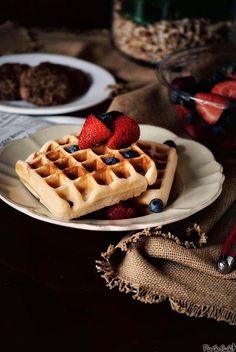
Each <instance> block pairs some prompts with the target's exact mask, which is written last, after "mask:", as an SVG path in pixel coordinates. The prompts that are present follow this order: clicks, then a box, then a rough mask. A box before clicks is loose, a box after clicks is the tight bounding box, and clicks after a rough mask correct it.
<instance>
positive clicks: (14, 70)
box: [0, 63, 29, 100]
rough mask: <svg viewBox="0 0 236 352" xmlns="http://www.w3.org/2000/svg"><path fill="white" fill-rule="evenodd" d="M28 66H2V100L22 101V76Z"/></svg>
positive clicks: (8, 64)
mask: <svg viewBox="0 0 236 352" xmlns="http://www.w3.org/2000/svg"><path fill="white" fill-rule="evenodd" d="M28 68H29V66H28V65H26V64H16V63H6V64H3V65H1V66H0V100H18V99H20V91H19V90H20V76H21V74H22V73H23V72H24V71H26V70H27V69H28Z"/></svg>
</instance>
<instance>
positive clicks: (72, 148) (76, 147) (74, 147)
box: [67, 144, 79, 153]
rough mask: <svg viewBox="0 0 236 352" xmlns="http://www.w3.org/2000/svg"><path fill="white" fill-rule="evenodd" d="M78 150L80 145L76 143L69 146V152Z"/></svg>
mask: <svg viewBox="0 0 236 352" xmlns="http://www.w3.org/2000/svg"><path fill="white" fill-rule="evenodd" d="M77 150H79V147H78V145H75V144H73V145H70V146H69V147H68V148H67V151H68V153H75V152H77Z"/></svg>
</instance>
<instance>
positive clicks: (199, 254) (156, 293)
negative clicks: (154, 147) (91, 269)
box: [96, 83, 236, 325]
mask: <svg viewBox="0 0 236 352" xmlns="http://www.w3.org/2000/svg"><path fill="white" fill-rule="evenodd" d="M109 110H120V111H124V112H125V113H127V114H130V115H131V116H133V117H134V118H136V119H137V121H138V122H142V123H152V124H154V125H157V126H162V127H165V128H168V129H170V130H171V131H173V132H174V133H177V134H178V135H180V136H184V137H186V134H185V132H184V131H183V130H182V128H181V126H180V125H179V122H178V119H177V118H176V116H175V114H174V112H173V109H172V107H171V105H170V104H169V101H168V98H167V94H166V91H165V89H163V88H162V87H161V86H160V85H159V84H158V83H156V84H151V85H148V86H146V87H145V88H141V89H137V90H135V91H133V92H131V93H127V94H124V95H120V96H118V97H116V98H115V99H114V101H113V103H112V105H111V106H110V108H109ZM218 161H220V162H221V163H222V165H223V167H224V174H225V177H226V178H225V182H224V184H223V191H222V193H221V195H220V197H219V198H218V199H217V200H216V201H215V202H214V203H212V204H211V205H210V206H209V207H207V208H205V209H204V210H202V211H200V212H198V213H196V214H194V215H193V216H191V217H189V218H188V219H186V220H184V221H179V222H177V223H174V224H170V225H167V226H163V227H162V228H161V229H160V228H156V229H144V230H143V231H140V232H136V233H131V234H129V235H128V236H126V237H125V238H123V239H122V240H121V241H120V242H119V243H118V244H117V245H116V246H114V245H110V246H109V248H108V249H107V251H106V252H105V253H102V257H103V259H102V260H98V261H97V266H96V267H97V270H98V272H101V275H102V277H103V278H104V279H105V280H106V284H107V286H108V287H109V288H113V287H118V289H119V290H120V291H122V292H126V293H129V292H130V293H131V294H132V297H133V298H135V299H138V300H139V301H142V302H145V303H159V302H161V301H163V300H165V299H168V300H169V302H170V305H171V308H172V309H173V310H176V311H177V312H179V313H185V314H187V315H189V316H195V317H208V318H214V319H216V320H223V321H226V322H228V323H230V324H234V325H236V293H235V290H236V271H233V272H232V273H230V274H228V275H223V274H220V273H219V272H218V271H217V260H218V257H219V253H220V247H221V244H222V242H223V240H224V238H225V236H226V234H227V232H228V231H229V229H230V226H232V224H233V222H234V221H235V219H236V202H235V200H236V163H235V160H233V159H230V158H221V159H218ZM234 202H235V203H234ZM207 237H208V243H207V245H204V246H203V247H202V244H204V243H206V239H207ZM200 247H201V248H200ZM189 248H191V249H189Z"/></svg>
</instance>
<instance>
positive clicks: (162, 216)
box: [0, 125, 224, 231]
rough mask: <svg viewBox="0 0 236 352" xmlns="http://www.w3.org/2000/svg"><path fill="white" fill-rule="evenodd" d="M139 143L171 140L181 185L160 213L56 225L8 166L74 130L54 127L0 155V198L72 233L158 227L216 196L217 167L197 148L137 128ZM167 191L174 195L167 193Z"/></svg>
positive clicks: (144, 127) (145, 127)
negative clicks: (175, 154)
mask: <svg viewBox="0 0 236 352" xmlns="http://www.w3.org/2000/svg"><path fill="white" fill-rule="evenodd" d="M140 127H141V139H144V140H152V141H158V142H164V141H165V140H167V139H172V140H174V141H175V142H176V144H177V146H178V148H177V150H178V156H179V161H178V167H177V175H178V177H179V178H180V180H181V182H180V184H181V185H182V186H181V187H180V189H179V190H178V192H177V193H178V197H177V198H176V199H175V200H174V201H173V202H172V203H171V204H170V205H169V206H167V207H166V208H165V209H164V210H163V211H162V212H161V213H158V214H154V213H153V214H150V215H145V216H142V217H136V218H133V219H125V220H113V221H110V220H99V219H93V217H92V215H91V218H86V219H83V218H81V219H76V220H69V221H64V220H57V219H54V218H52V216H51V215H50V213H49V212H48V210H47V209H46V208H45V207H44V206H43V205H41V203H40V202H39V201H38V200H37V199H36V198H34V196H32V195H31V193H30V192H29V191H28V190H27V189H26V188H25V187H24V186H23V185H22V184H21V182H20V181H19V179H18V177H17V175H16V173H15V170H14V167H15V163H16V161H17V160H18V159H23V160H24V159H25V158H26V157H27V156H28V155H29V154H30V153H32V152H34V151H37V150H38V149H39V148H40V146H41V145H42V144H43V143H45V142H46V141H47V140H50V139H54V138H58V137H62V136H64V135H66V134H67V133H71V132H77V131H79V130H80V128H81V127H79V125H77V126H75V125H57V126H51V127H48V128H46V129H43V130H40V131H38V132H36V133H35V134H34V135H32V136H31V137H29V138H25V139H22V140H18V141H14V142H12V143H10V144H8V145H7V146H6V147H5V148H4V149H2V150H1V151H0V198H1V199H2V200H3V201H4V202H6V203H7V204H9V205H10V206H12V207H13V208H15V209H17V210H19V211H21V212H23V213H25V214H27V215H30V216H32V217H34V218H36V219H39V220H42V221H46V222H50V223H53V224H57V225H61V226H68V227H74V228H78V229H87V230H97V231H120V230H136V229H142V228H145V227H153V226H161V225H164V224H167V223H172V222H174V221H178V220H181V219H184V218H187V217H188V216H190V215H192V214H194V213H196V212H197V211H199V210H201V209H203V208H205V207H207V206H208V205H209V204H211V203H212V202H213V201H214V200H215V199H216V198H217V197H218V196H219V194H220V193H221V189H222V183H223V181H224V176H223V173H222V167H221V165H220V164H219V163H217V162H216V161H215V159H214V157H213V155H212V153H211V152H210V151H209V150H208V149H207V148H206V147H204V146H203V145H201V144H199V143H197V142H194V141H192V140H188V139H182V138H179V137H177V136H176V135H174V134H173V133H171V132H169V131H167V130H165V129H163V128H160V127H155V126H150V125H141V126H140ZM172 192H174V193H175V190H174V189H173V190H172Z"/></svg>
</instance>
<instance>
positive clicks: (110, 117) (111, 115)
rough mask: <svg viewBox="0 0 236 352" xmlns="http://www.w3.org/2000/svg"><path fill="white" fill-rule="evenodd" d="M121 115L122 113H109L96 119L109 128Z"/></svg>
mask: <svg viewBox="0 0 236 352" xmlns="http://www.w3.org/2000/svg"><path fill="white" fill-rule="evenodd" d="M122 115H124V113H123V112H120V111H109V112H104V113H103V114H100V115H99V116H98V118H99V120H100V121H102V122H103V123H104V125H106V126H107V127H109V128H110V127H111V125H112V123H113V121H114V120H115V118H116V117H118V116H122Z"/></svg>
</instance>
